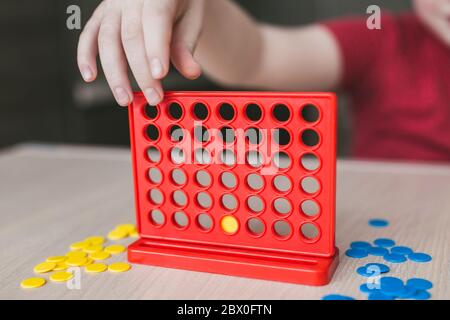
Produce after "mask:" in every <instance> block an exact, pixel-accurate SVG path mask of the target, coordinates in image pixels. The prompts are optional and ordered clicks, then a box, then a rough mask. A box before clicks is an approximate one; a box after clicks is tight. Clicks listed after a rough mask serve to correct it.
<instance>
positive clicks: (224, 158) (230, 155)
mask: <svg viewBox="0 0 450 320" xmlns="http://www.w3.org/2000/svg"><path fill="white" fill-rule="evenodd" d="M220 161H221V162H222V163H223V164H224V165H226V166H229V167H231V166H233V165H234V164H235V163H236V156H235V155H234V152H233V151H231V150H228V149H224V150H222V151H220Z"/></svg>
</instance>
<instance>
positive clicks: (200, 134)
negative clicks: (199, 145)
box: [194, 126, 209, 142]
mask: <svg viewBox="0 0 450 320" xmlns="http://www.w3.org/2000/svg"><path fill="white" fill-rule="evenodd" d="M194 137H195V139H196V140H197V141H199V142H208V141H209V132H208V129H206V127H204V126H196V127H195V128H194Z"/></svg>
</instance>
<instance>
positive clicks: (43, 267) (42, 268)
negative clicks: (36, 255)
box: [33, 262, 56, 273]
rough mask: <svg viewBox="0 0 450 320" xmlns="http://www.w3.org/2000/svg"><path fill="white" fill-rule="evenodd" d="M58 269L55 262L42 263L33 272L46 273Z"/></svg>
mask: <svg viewBox="0 0 450 320" xmlns="http://www.w3.org/2000/svg"><path fill="white" fill-rule="evenodd" d="M55 267H56V263H54V262H42V263H39V264H38V265H37V266H35V267H34V269H33V271H34V272H36V273H46V272H49V271H52V270H53V269H54V268H55Z"/></svg>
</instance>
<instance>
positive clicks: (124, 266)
mask: <svg viewBox="0 0 450 320" xmlns="http://www.w3.org/2000/svg"><path fill="white" fill-rule="evenodd" d="M130 268H131V266H130V265H129V264H128V263H125V262H114V263H111V264H110V265H109V266H108V270H109V271H111V272H125V271H128V270H130Z"/></svg>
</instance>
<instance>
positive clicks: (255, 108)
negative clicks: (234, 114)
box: [245, 103, 262, 122]
mask: <svg viewBox="0 0 450 320" xmlns="http://www.w3.org/2000/svg"><path fill="white" fill-rule="evenodd" d="M245 116H246V117H247V119H249V120H250V121H253V122H256V121H259V120H261V118H262V110H261V107H260V106H259V105H257V104H256V103H250V104H248V105H247V106H246V107H245Z"/></svg>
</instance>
